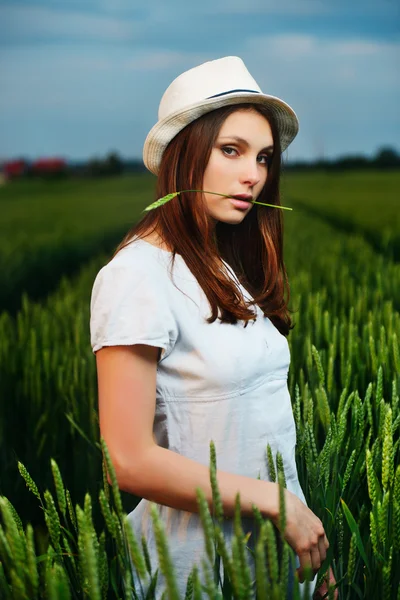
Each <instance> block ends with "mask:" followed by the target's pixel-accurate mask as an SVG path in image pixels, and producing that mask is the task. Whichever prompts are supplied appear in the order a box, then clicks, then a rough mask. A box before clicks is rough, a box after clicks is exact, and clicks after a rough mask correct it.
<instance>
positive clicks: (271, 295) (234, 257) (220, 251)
mask: <svg viewBox="0 0 400 600" xmlns="http://www.w3.org/2000/svg"><path fill="white" fill-rule="evenodd" d="M236 110H253V111H254V110H256V111H257V112H259V113H260V114H261V115H263V116H264V117H265V118H266V119H267V120H268V122H269V124H270V127H271V131H272V136H273V140H274V150H273V153H272V157H271V159H270V162H269V166H268V177H267V181H266V183H265V185H264V188H263V189H262V191H261V193H260V194H259V196H258V198H257V201H259V202H267V203H269V204H274V205H277V206H280V191H279V180H280V172H281V147H280V141H279V135H278V130H277V127H276V123H275V120H274V118H273V116H272V114H271V113H270V111H269V110H268V108H267V107H264V106H261V105H257V104H249V103H244V104H236V105H230V106H224V107H221V108H218V109H216V110H213V111H211V112H209V113H206V114H205V115H203V116H201V117H199V118H198V119H196V120H195V121H193V122H192V123H190V124H189V125H187V126H186V127H185V128H184V129H183V130H181V131H180V132H179V133H178V134H177V135H176V136H175V137H174V138H173V139H172V140H171V142H170V143H169V145H168V146H167V148H166V150H165V151H164V153H163V156H162V160H161V165H160V170H159V173H158V177H157V184H156V197H155V199H154V200H156V199H158V198H162V197H163V196H165V195H167V194H169V193H171V192H175V191H181V190H188V189H190V190H192V189H195V190H202V189H203V187H202V184H203V176H204V171H205V169H206V166H207V163H208V160H209V158H210V154H211V150H212V148H213V146H214V143H215V140H216V138H217V136H218V133H219V130H220V128H221V126H222V124H223V123H224V121H225V119H226V118H227V117H228V116H229V115H230V114H231V113H232V112H234V111H236ZM207 191H213V190H207ZM149 203H150V202H149ZM282 212H283V211H282V210H278V209H276V208H273V207H269V206H261V205H257V204H255V205H254V206H253V208H252V209H251V211H250V212H249V213H248V214H247V215H246V217H245V218H244V219H243V221H242V222H241V223H239V224H238V225H234V226H233V225H230V224H227V223H224V222H222V221H218V222H217V223H216V225H215V228H213V227H212V225H211V223H210V218H209V215H208V214H207V210H206V204H205V201H204V195H203V194H202V193H201V192H185V193H183V194H180V195H179V196H177V197H176V198H174V199H172V200H170V201H169V202H167V203H166V204H164V205H162V206H159V207H158V208H156V209H154V210H151V211H149V212H147V213H146V214H145V215H144V217H142V218H141V219H140V220H139V221H138V222H137V223H136V224H135V225H134V226H133V227H132V228H131V229H130V230H129V231H128V233H127V234H126V235H125V237H124V239H123V240H122V241H121V243H120V244H119V245H118V247H117V249H116V250H115V252H114V255H113V257H114V256H115V255H116V254H117V252H119V250H121V249H122V248H123V247H125V246H126V245H127V244H128V243H129V242H130V241H131V240H132V238H133V237H139V238H140V237H141V236H142V235H143V234H146V235H147V234H148V233H150V232H152V231H156V232H157V234H158V235H159V236H160V238H161V239H162V240H163V241H164V243H165V244H166V245H167V247H168V248H169V249H170V250H171V252H172V265H173V264H174V261H175V255H176V254H180V255H181V256H182V257H183V259H184V261H185V263H186V265H187V266H188V268H189V269H190V271H191V272H192V274H193V275H194V277H195V278H196V280H197V281H198V283H199V285H200V286H201V288H202V290H203V291H204V293H205V295H206V297H207V299H208V301H209V303H210V307H211V311H212V312H211V316H210V317H209V318H208V319H207V322H208V323H213V322H214V321H215V320H216V318H220V320H221V322H223V323H237V320H238V319H240V320H243V321H244V322H245V325H244V326H245V327H246V326H247V321H249V320H252V319H254V317H255V312H253V310H251V309H250V308H249V307H250V306H252V305H254V304H258V305H259V306H260V308H261V309H262V311H263V313H264V315H265V316H267V317H269V318H270V320H271V321H272V323H273V324H274V325H275V327H276V328H277V329H278V330H279V331H280V333H282V334H283V335H286V336H287V335H288V334H289V330H290V329H293V328H294V325H292V322H291V318H290V315H289V312H293V311H291V310H290V309H289V308H288V306H287V302H286V301H285V298H284V293H285V289H286V290H287V293H288V300H289V297H290V287H289V282H288V277H287V273H286V268H285V265H284V262H283V215H282ZM221 258H222V259H223V260H225V261H226V262H227V263H228V264H229V265H230V266H231V267H232V269H233V271H234V272H235V274H236V276H237V277H238V279H239V281H240V283H241V284H242V286H243V287H244V288H245V289H246V290H247V291H248V292H249V293H250V295H251V296H252V297H253V301H252V302H246V300H245V299H244V298H243V296H242V293H241V291H240V288H239V287H238V286H237V285H236V284H235V282H234V281H233V280H232V279H231V278H230V277H229V276H227V275H225V274H224V272H223V271H222V270H221V269H222V268H223V267H224V265H223V262H222V260H221ZM218 309H220V311H221V315H220V316H219V314H218Z"/></svg>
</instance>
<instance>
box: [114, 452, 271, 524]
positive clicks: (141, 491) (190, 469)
mask: <svg viewBox="0 0 400 600" xmlns="http://www.w3.org/2000/svg"><path fill="white" fill-rule="evenodd" d="M117 478H118V484H119V486H120V487H121V489H122V490H124V491H126V492H129V493H131V494H135V495H137V496H140V497H142V498H146V499H147V500H150V501H152V502H157V503H158V504H165V505H167V506H171V507H172V508H177V509H181V510H186V511H190V512H199V509H198V504H197V497H196V487H200V488H202V490H203V491H204V493H205V496H206V499H207V502H208V505H209V508H210V511H211V513H212V506H213V503H212V491H211V483H210V475H209V467H208V466H206V465H203V464H201V463H198V462H196V461H194V460H191V459H190V458H187V457H186V456H182V455H181V454H178V453H176V452H173V451H172V450H167V449H165V448H161V447H160V446H156V445H154V446H153V447H151V448H149V449H148V450H147V452H146V454H145V455H144V456H143V457H142V460H141V462H140V464H139V465H138V466H137V467H136V468H134V469H132V468H129V466H127V467H126V468H125V469H124V470H123V471H120V472H119V476H118V477H117ZM217 482H218V488H219V492H220V495H221V500H222V505H223V508H224V514H225V515H226V516H230V517H233V515H234V512H235V497H236V494H237V492H239V493H240V506H241V509H242V510H241V512H242V514H244V515H246V516H254V513H253V510H252V506H251V505H252V503H253V504H255V505H256V506H257V507H258V508H259V510H260V512H261V514H262V515H263V516H264V517H270V518H273V519H276V518H277V516H278V512H279V490H278V487H277V484H276V483H272V482H269V481H261V480H258V479H253V478H251V477H246V476H243V475H235V474H232V473H227V472H225V471H220V470H219V469H217Z"/></svg>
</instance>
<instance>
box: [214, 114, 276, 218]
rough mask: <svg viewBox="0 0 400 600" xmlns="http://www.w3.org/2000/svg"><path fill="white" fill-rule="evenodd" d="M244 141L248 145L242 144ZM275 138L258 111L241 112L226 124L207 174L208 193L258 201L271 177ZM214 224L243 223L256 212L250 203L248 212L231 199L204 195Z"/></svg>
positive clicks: (215, 146) (217, 140)
mask: <svg viewBox="0 0 400 600" xmlns="http://www.w3.org/2000/svg"><path fill="white" fill-rule="evenodd" d="M235 136H236V137H240V138H243V140H245V142H247V144H246V143H245V142H243V141H238V140H237V139H235ZM272 150H273V137H272V131H271V127H270V125H269V123H268V121H267V120H266V118H265V117H263V116H262V115H261V114H260V113H258V112H256V111H247V110H237V111H235V112H234V113H231V114H230V115H229V116H228V117H227V119H226V120H225V122H224V123H223V125H222V127H221V129H220V131H219V134H218V136H217V139H216V140H215V143H214V146H213V148H212V150H211V155H210V159H209V161H208V164H207V167H206V170H205V172H204V178H203V187H202V189H203V190H205V191H206V192H219V193H221V194H229V195H235V196H236V195H239V194H247V195H251V196H252V198H253V200H257V197H258V196H259V194H260V192H261V190H262V189H263V187H264V184H265V182H266V180H267V176H268V164H267V163H268V159H269V157H270V156H271V155H272ZM204 197H205V202H206V206H207V210H208V213H209V215H210V216H211V222H212V223H213V224H214V225H215V224H216V223H217V222H218V221H223V222H224V223H230V224H232V225H235V224H238V223H241V222H242V221H243V219H244V218H245V217H246V215H247V214H248V213H249V212H250V211H251V210H253V209H254V206H253V204H251V203H248V207H247V208H246V209H244V210H243V209H240V208H237V207H235V206H234V204H233V202H232V200H231V199H230V198H224V197H223V196H216V195H215V194H207V193H205V194H204Z"/></svg>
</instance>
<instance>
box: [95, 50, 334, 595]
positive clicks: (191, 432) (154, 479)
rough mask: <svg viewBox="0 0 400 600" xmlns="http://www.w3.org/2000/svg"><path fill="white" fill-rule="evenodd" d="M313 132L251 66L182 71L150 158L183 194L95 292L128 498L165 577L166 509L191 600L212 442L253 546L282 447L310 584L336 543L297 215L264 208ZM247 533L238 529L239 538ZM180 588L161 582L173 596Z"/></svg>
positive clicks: (99, 342)
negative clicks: (306, 420) (292, 252)
mask: <svg viewBox="0 0 400 600" xmlns="http://www.w3.org/2000/svg"><path fill="white" fill-rule="evenodd" d="M297 131H298V121H297V117H296V115H295V113H294V112H293V110H292V109H291V108H290V107H289V106H288V105H287V104H286V103H285V102H283V101H282V100H280V99H278V98H276V97H274V96H270V95H267V94H263V93H262V91H261V89H260V88H259V86H258V85H257V83H256V81H255V80H254V79H253V77H252V76H251V75H250V73H249V72H248V70H247V68H246V67H245V65H244V63H243V61H242V60H241V59H240V58H239V57H235V56H228V57H225V58H221V59H218V60H214V61H209V62H206V63H204V64H202V65H199V66H197V67H195V68H193V69H190V70H189V71H186V72H184V73H182V74H181V75H180V76H179V77H177V78H176V79H175V80H174V81H173V82H172V83H171V84H170V86H169V87H168V88H167V90H166V91H165V93H164V95H163V97H162V99H161V103H160V107H159V120H158V123H157V124H156V125H155V126H154V127H153V128H152V129H151V131H150V132H149V134H148V136H147V138H146V141H145V144H144V151H143V158H144V163H145V165H146V167H147V168H148V169H149V171H151V172H152V173H154V174H155V175H157V176H158V178H157V187H156V197H157V198H161V197H163V196H165V195H166V194H168V193H171V192H175V191H183V192H182V193H181V194H180V195H179V196H177V197H175V198H173V199H171V200H170V201H169V202H168V203H165V204H164V205H162V206H158V207H157V208H156V209H154V210H151V211H149V212H148V213H147V214H146V216H145V217H144V218H142V219H141V220H140V221H139V222H138V223H137V224H136V225H135V226H134V227H133V228H132V229H131V230H130V231H129V232H128V234H127V235H126V237H125V238H124V240H123V241H122V242H121V244H120V245H119V246H118V248H117V250H116V252H115V253H114V255H113V257H112V259H111V260H110V262H109V263H108V264H107V265H105V266H104V267H103V268H102V269H101V270H100V271H99V273H98V275H97V277H96V280H95V282H94V286H93V290H92V299H91V323H90V327H91V343H92V348H93V352H94V353H95V354H96V362H97V372H98V389H99V416H100V428H101V434H102V435H103V437H104V439H105V441H106V443H107V445H108V448H109V450H110V453H111V458H112V460H113V463H114V465H115V468H116V473H117V479H118V484H119V486H120V488H121V489H122V490H125V491H127V492H130V493H132V494H135V495H137V496H139V497H141V498H143V499H142V500H141V502H140V503H139V504H138V506H137V507H136V508H135V510H133V511H132V512H131V513H130V515H129V519H130V523H131V524H132V527H133V530H134V533H135V534H136V536H137V538H138V539H140V536H141V535H142V534H143V535H144V536H145V537H146V541H147V543H148V546H149V550H150V558H151V561H152V565H153V567H154V570H155V569H156V568H157V567H158V566H159V563H158V558H157V551H156V545H155V539H154V532H153V528H152V521H151V517H150V514H149V506H150V502H154V503H157V508H158V512H159V515H160V517H161V519H162V520H163V523H164V527H165V529H166V532H167V537H168V544H169V548H170V552H171V557H172V561H173V563H174V566H175V571H176V574H177V579H178V585H179V590H180V593H181V596H182V598H183V597H184V593H185V589H186V582H187V578H188V576H189V573H190V571H191V569H192V567H193V564H194V563H197V564H198V565H199V567H200V573H202V567H201V558H202V557H205V556H206V554H205V549H204V537H203V529H202V526H201V522H200V517H199V514H198V506H197V499H196V492H195V490H196V488H197V487H200V488H202V489H203V491H204V493H205V494H206V497H207V500H208V502H209V506H210V508H211V507H212V494H211V486H210V481H209V463H210V441H211V440H213V441H214V444H215V448H216V457H217V479H218V484H219V489H220V493H221V497H222V502H223V506H224V512H225V515H226V516H227V517H232V516H233V514H234V505H235V496H236V493H237V492H239V493H240V499H241V508H242V523H243V528H244V531H245V532H249V531H251V532H252V534H254V535H251V536H250V540H249V542H248V545H249V547H252V548H253V549H254V545H255V539H256V535H257V532H256V529H255V522H254V519H253V512H252V508H251V506H252V504H253V503H254V504H255V505H257V506H258V507H259V509H260V511H261V513H262V514H263V515H264V516H268V517H269V518H271V519H272V520H273V522H275V523H276V524H278V519H279V503H278V486H277V484H276V483H274V482H273V481H271V478H270V474H269V471H268V468H267V462H266V447H267V444H270V446H271V449H272V452H273V455H274V457H275V456H276V453H277V452H278V451H279V452H280V453H281V455H282V457H283V464H284V469H285V475H286V482H287V489H286V490H285V500H286V510H287V528H286V532H285V537H286V539H287V541H288V542H289V544H290V545H291V546H292V548H293V549H294V550H295V552H296V554H297V556H298V567H299V576H300V580H301V581H302V580H303V575H304V567H305V566H306V565H311V566H312V568H313V570H314V573H316V572H317V571H318V569H319V568H320V566H321V564H322V562H323V561H324V559H325V557H326V552H327V548H328V547H329V543H328V540H327V538H326V535H325V531H324V528H323V526H322V523H321V521H320V520H319V519H318V518H317V517H316V516H315V515H314V514H313V513H312V511H311V510H309V509H308V508H307V505H306V501H305V498H304V494H303V491H302V489H301V487H300V484H299V481H298V476H297V469H296V463H295V444H296V434H295V425H294V419H293V414H292V408H291V401H290V397H289V392H288V388H287V374H288V369H289V363H290V353H289V346H288V343H287V339H286V336H287V335H288V333H289V330H290V329H292V328H293V327H292V326H291V320H290V316H289V314H288V308H287V304H286V302H285V300H284V298H283V295H284V290H285V285H287V277H286V271H285V267H284V263H283V257H282V235H283V224H282V214H281V210H280V209H277V208H274V207H268V206H263V205H262V204H256V205H254V204H253V202H254V201H257V202H260V203H263V204H273V205H275V206H280V199H279V175H280V163H281V152H283V150H284V149H285V148H286V147H287V146H288V145H289V144H290V142H291V141H292V140H293V139H294V137H295V136H296V134H297ZM186 190H197V191H186ZM201 190H203V192H202V191H201ZM238 195H240V196H244V199H242V200H241V201H240V200H238V199H236V200H233V199H232V198H231V196H236V197H237V196H238ZM226 196H229V197H226ZM246 301H247V302H246ZM250 306H252V307H253V309H254V310H252V309H251V308H250ZM210 308H211V314H210ZM232 524H233V523H232V518H228V519H227V520H226V521H224V535H225V538H226V539H227V540H230V539H231V538H232V535H233V528H232ZM249 556H250V555H249ZM252 569H253V571H252V573H253V578H254V564H252ZM153 572H154V571H153ZM222 572H223V567H222V562H221V575H222ZM134 576H135V578H136V579H137V574H136V572H135V573H134ZM315 580H316V577H315V578H314V582H313V583H314V586H315ZM164 583H165V581H164V578H163V576H162V575H161V573H160V574H159V578H158V584H157V593H156V597H157V598H160V597H161V594H162V591H163V589H164ZM136 585H137V590H138V592H139V590H140V587H139V585H138V583H137V584H136ZM144 591H146V590H144Z"/></svg>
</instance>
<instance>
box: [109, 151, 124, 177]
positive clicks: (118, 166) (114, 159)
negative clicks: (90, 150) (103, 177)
mask: <svg viewBox="0 0 400 600" xmlns="http://www.w3.org/2000/svg"><path fill="white" fill-rule="evenodd" d="M123 170H124V163H123V162H122V160H121V159H120V157H119V156H118V154H117V153H116V152H110V153H109V154H108V156H107V158H106V160H105V171H106V173H107V175H119V174H120V173H122V171H123Z"/></svg>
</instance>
